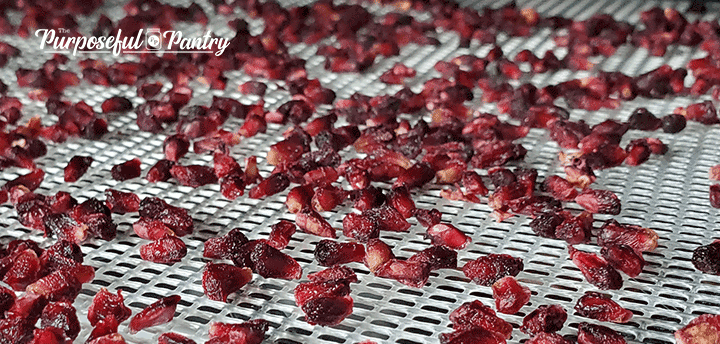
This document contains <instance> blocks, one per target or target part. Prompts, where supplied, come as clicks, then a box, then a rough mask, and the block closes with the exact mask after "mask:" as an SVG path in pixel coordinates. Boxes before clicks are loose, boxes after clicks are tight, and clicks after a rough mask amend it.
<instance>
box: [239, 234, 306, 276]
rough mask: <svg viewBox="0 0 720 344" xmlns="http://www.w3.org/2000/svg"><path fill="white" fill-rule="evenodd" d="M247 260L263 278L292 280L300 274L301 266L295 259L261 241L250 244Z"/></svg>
mask: <svg viewBox="0 0 720 344" xmlns="http://www.w3.org/2000/svg"><path fill="white" fill-rule="evenodd" d="M251 243H253V242H248V243H247V244H245V245H243V247H242V249H246V247H248V246H250V244H251ZM234 261H235V265H238V261H237V260H235V259H234ZM249 261H250V263H251V264H252V266H251V268H252V269H253V271H254V272H256V273H257V274H259V275H260V276H262V277H265V278H282V279H286V280H293V279H298V278H300V276H302V268H301V267H300V264H298V262H297V261H295V259H293V258H292V257H290V256H288V255H287V254H285V253H282V252H280V251H279V250H278V249H276V248H274V247H272V246H270V245H268V244H266V243H264V242H262V241H260V242H257V243H254V245H252V251H250V252H249Z"/></svg>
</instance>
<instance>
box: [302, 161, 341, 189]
mask: <svg viewBox="0 0 720 344" xmlns="http://www.w3.org/2000/svg"><path fill="white" fill-rule="evenodd" d="M339 176H340V175H339V174H338V172H337V170H336V169H335V168H333V167H330V166H325V167H320V168H318V169H315V170H312V171H309V172H307V173H305V175H303V179H304V180H305V183H306V184H310V185H323V184H330V183H333V182H335V181H337V179H338V177H339Z"/></svg>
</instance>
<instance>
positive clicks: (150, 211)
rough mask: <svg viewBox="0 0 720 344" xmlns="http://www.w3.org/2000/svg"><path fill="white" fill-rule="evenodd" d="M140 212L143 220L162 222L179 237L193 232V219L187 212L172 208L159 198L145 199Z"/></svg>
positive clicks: (141, 203)
mask: <svg viewBox="0 0 720 344" xmlns="http://www.w3.org/2000/svg"><path fill="white" fill-rule="evenodd" d="M138 212H139V213H140V217H141V218H147V219H151V220H160V221H162V222H163V223H164V224H165V226H168V227H169V228H170V229H172V230H173V232H175V235H177V236H179V237H181V236H185V235H188V234H190V233H192V232H193V228H194V226H193V219H192V218H191V217H190V215H188V213H187V210H185V209H183V208H180V207H175V206H172V205H170V204H168V203H167V202H165V201H163V200H161V199H159V198H157V197H146V198H144V199H143V200H142V201H141V202H140V209H138Z"/></svg>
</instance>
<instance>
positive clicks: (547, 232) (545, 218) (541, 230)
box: [529, 212, 565, 239]
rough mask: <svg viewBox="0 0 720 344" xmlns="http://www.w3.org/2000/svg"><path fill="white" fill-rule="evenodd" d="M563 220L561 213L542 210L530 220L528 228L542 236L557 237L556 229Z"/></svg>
mask: <svg viewBox="0 0 720 344" xmlns="http://www.w3.org/2000/svg"><path fill="white" fill-rule="evenodd" d="M564 221H565V216H563V214H558V213H554V212H544V213H541V214H540V215H538V216H537V217H535V218H534V219H533V220H532V221H530V224H529V225H530V229H532V231H533V232H535V234H537V235H539V236H541V237H543V238H553V239H554V238H557V235H556V234H555V232H556V229H557V228H558V226H560V225H561V224H562V223H563V222H564Z"/></svg>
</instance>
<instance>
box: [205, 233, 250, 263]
mask: <svg viewBox="0 0 720 344" xmlns="http://www.w3.org/2000/svg"><path fill="white" fill-rule="evenodd" d="M247 242H248V238H247V237H246V236H245V234H243V232H242V230H241V229H240V228H233V229H232V230H230V231H229V232H228V233H227V234H225V235H223V236H219V237H215V238H210V239H207V240H206V241H205V245H204V248H203V257H205V258H212V259H232V258H233V257H235V255H236V254H237V252H238V251H239V250H240V247H242V246H243V245H244V244H246V243H247Z"/></svg>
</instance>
